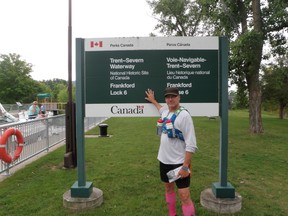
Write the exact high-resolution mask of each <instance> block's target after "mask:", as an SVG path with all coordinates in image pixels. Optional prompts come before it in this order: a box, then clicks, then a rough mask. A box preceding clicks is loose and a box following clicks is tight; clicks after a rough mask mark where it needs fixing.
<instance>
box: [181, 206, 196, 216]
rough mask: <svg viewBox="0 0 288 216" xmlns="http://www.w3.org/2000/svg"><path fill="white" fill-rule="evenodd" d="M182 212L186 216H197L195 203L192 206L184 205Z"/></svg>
mask: <svg viewBox="0 0 288 216" xmlns="http://www.w3.org/2000/svg"><path fill="white" fill-rule="evenodd" d="M182 212H183V215H184V216H195V208H194V205H193V203H192V204H191V205H182Z"/></svg>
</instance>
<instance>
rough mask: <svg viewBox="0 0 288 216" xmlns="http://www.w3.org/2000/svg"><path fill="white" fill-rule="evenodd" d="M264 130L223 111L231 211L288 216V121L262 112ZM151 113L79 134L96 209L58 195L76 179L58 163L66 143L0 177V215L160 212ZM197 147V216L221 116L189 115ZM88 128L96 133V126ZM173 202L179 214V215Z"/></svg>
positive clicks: (214, 159)
mask: <svg viewBox="0 0 288 216" xmlns="http://www.w3.org/2000/svg"><path fill="white" fill-rule="evenodd" d="M262 116H263V124H264V130H265V132H264V133H263V134H261V135H252V134H250V133H249V132H248V113H247V112H246V111H230V112H229V146H228V151H229V156H228V157H229V158H228V181H229V182H230V183H231V184H232V185H233V186H234V187H235V189H236V191H237V192H238V193H239V194H240V195H241V196H242V197H243V202H242V210H241V211H240V212H239V213H236V214H235V215H236V216H269V215H271V216H286V215H288V205H287V204H288V186H287V185H288V158H287V153H288V141H287V140H288V120H287V119H284V120H280V119H278V116H277V115H274V114H271V113H263V114H262ZM156 120H157V118H152V117H151V118H110V119H108V120H107V121H106V122H105V123H107V124H108V125H109V127H108V134H109V135H111V136H110V137H109V138H86V139H85V167H86V172H85V173H86V180H87V181H92V182H93V185H94V187H97V188H99V189H101V190H102V191H103V193H104V196H103V197H104V203H103V204H102V205H101V206H100V207H98V208H95V209H91V210H85V211H79V212H75V211H71V210H69V209H65V208H64V207H63V194H64V193H65V192H66V191H67V190H69V189H70V187H71V186H72V185H73V183H74V182H75V181H76V180H77V169H63V162H64V153H65V146H63V147H60V148H58V149H57V150H55V151H53V152H51V153H49V154H47V155H46V156H44V157H42V158H40V159H38V160H37V161H34V162H33V163H32V164H29V165H27V166H26V167H25V168H23V169H21V170H19V171H17V172H16V173H14V174H13V175H12V176H11V177H9V178H7V179H5V180H4V181H3V182H0V216H2V215H3V216H4V215H5V216H10V215H11V216H14V215H15V216H18V215H29V216H30V215H37V216H39V215H40V216H41V215H49V216H50V215H51V216H54V215H55V216H57V215H59V216H63V215H69V216H70V215H71V216H73V215H83V216H84V215H85V216H89V215H98V216H118V215H119V216H120V215H121V216H122V215H123V216H130V215H131V216H132V215H133V216H137V215H138V216H147V215H148V216H154V215H155V216H162V215H163V216H166V215H168V213H167V209H166V203H165V198H164V188H163V185H162V183H161V182H160V180H159V171H158V161H157V159H156V156H157V151H158V146H159V138H158V137H157V136H156V135H155V132H156V126H155V125H156ZM193 121H194V125H195V130H196V135H197V142H198V148H199V150H198V152H197V153H196V154H195V155H194V156H193V160H192V162H193V176H192V181H191V195H192V199H193V200H194V202H195V204H196V212H197V215H199V216H206V215H207V216H214V215H218V214H215V213H213V212H210V211H208V210H207V209H205V208H203V207H202V206H201V204H200V193H201V191H203V190H204V189H206V188H210V187H211V184H212V183H213V182H217V181H218V178H219V172H218V170H219V133H220V128H219V127H220V120H219V118H217V119H215V120H209V119H208V118H207V117H194V118H193ZM87 134H99V127H96V128H95V129H92V130H91V131H89V132H88V133H87ZM180 210H181V207H180V203H178V215H182V214H181V211H180Z"/></svg>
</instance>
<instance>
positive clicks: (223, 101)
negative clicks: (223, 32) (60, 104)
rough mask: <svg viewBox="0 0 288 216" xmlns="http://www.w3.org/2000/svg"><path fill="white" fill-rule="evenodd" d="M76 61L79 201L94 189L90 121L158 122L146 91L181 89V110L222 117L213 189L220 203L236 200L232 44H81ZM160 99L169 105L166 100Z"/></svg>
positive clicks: (178, 40) (209, 40)
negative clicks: (230, 174) (231, 171)
mask: <svg viewBox="0 0 288 216" xmlns="http://www.w3.org/2000/svg"><path fill="white" fill-rule="evenodd" d="M76 55H77V59H76V63H77V65H76V77H77V80H76V83H77V109H76V111H77V113H76V114H77V117H76V122H77V126H78V130H77V164H78V181H77V182H76V183H75V184H74V188H73V189H74V191H75V192H76V193H75V196H77V195H78V194H85V196H87V195H88V194H89V191H91V189H90V190H89V188H91V187H92V183H91V184H90V183H87V182H86V179H85V166H84V161H85V160H84V146H85V145H84V128H83V121H84V117H97V116H98V117H99V116H100V117H103V116H105V117H114V116H115V117H131V116H135V117H145V116H158V115H159V114H158V112H157V111H156V110H155V108H154V107H153V105H152V104H150V103H148V102H147V101H146V100H145V90H147V88H150V89H153V90H154V92H155V95H156V97H157V95H158V96H159V95H161V96H162V95H163V90H164V89H165V88H166V87H178V88H179V92H180V94H181V104H182V105H183V106H184V107H185V108H186V109H187V110H188V111H189V112H190V113H191V115H192V116H220V117H221V131H220V133H221V140H220V165H219V169H220V177H219V180H220V182H219V183H213V185H212V188H213V192H214V194H215V196H216V197H217V198H233V197H234V193H235V190H234V188H233V186H232V185H231V184H230V183H228V182H227V158H228V150H227V147H228V146H227V145H228V75H227V74H228V42H227V38H219V37H206V38H204V37H149V38H136V37H135V38H91V39H81V38H78V39H76ZM219 83H220V84H219ZM219 85H220V86H219ZM219 89H220V91H219ZM157 99H158V101H159V102H160V103H161V104H163V105H165V103H164V102H165V101H164V98H162V97H161V98H157ZM71 191H72V188H71ZM82 191H83V193H82Z"/></svg>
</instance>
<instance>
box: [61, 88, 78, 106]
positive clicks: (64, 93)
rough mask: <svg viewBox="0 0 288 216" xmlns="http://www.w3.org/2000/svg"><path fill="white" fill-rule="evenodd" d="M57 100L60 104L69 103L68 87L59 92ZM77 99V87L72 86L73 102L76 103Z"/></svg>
mask: <svg viewBox="0 0 288 216" xmlns="http://www.w3.org/2000/svg"><path fill="white" fill-rule="evenodd" d="M57 98H58V101H59V102H68V100H69V98H68V89H67V87H65V88H63V89H61V90H60V91H59V93H58V96H57ZM75 99H76V87H75V85H72V100H73V101H74V102H75Z"/></svg>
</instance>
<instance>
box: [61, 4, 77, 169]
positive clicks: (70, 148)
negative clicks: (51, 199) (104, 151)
mask: <svg viewBox="0 0 288 216" xmlns="http://www.w3.org/2000/svg"><path fill="white" fill-rule="evenodd" d="M68 4H69V10H68V102H67V105H66V153H65V155H64V167H65V168H75V167H77V151H76V118H75V113H76V112H75V103H74V102H73V99H72V2H71V0H68Z"/></svg>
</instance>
